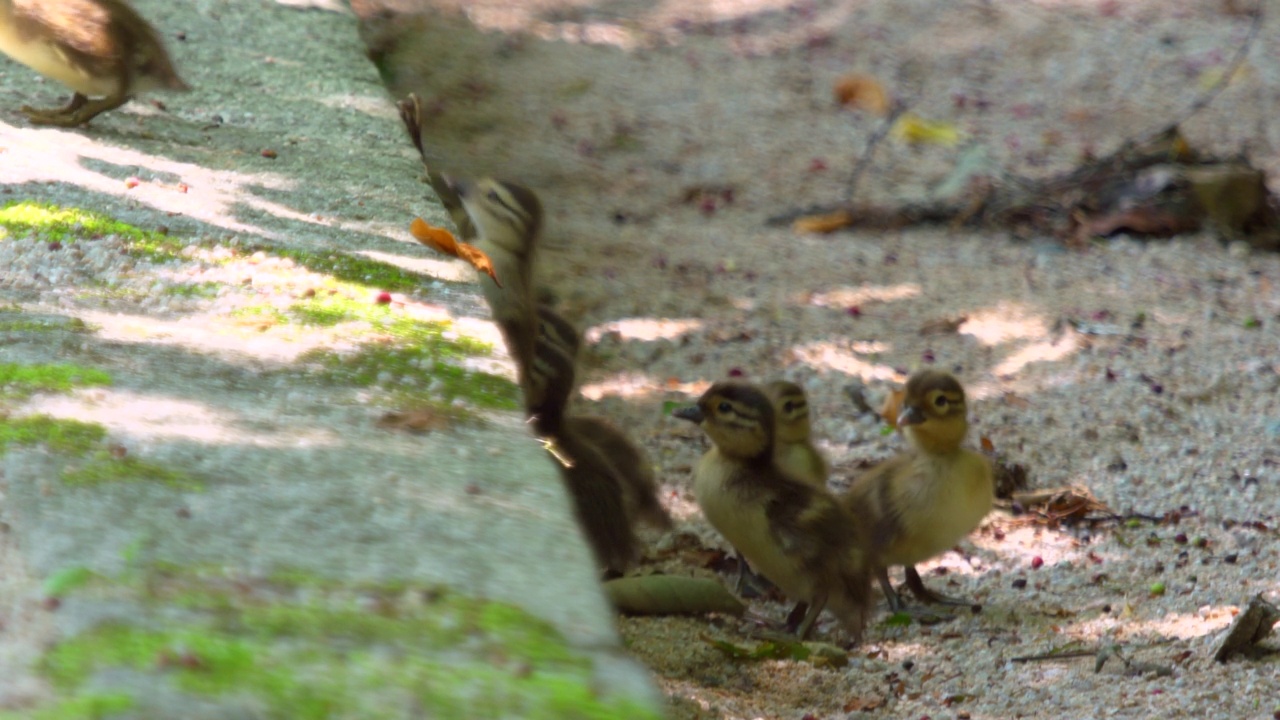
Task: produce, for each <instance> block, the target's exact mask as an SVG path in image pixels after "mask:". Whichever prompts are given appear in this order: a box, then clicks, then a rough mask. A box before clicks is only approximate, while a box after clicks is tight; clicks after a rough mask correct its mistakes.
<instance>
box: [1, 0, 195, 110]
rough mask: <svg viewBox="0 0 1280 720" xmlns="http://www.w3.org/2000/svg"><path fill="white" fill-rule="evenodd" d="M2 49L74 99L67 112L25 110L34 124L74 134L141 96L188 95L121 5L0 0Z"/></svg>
mask: <svg viewBox="0 0 1280 720" xmlns="http://www.w3.org/2000/svg"><path fill="white" fill-rule="evenodd" d="M0 50H3V51H4V53H5V54H6V55H8V56H10V57H12V58H13V59H14V60H17V61H18V62H20V63H22V64H24V65H26V66H27V67H30V68H31V69H32V70H35V71H36V72H38V73H40V74H41V75H44V76H45V77H48V78H50V79H52V80H57V81H58V82H60V83H62V84H63V85H66V86H67V87H69V88H71V90H72V91H73V93H74V94H73V95H72V96H71V101H70V102H69V103H67V105H66V106H65V107H62V108H54V109H49V110H39V109H36V108H32V107H30V106H23V107H22V113H23V114H24V115H26V116H27V119H28V120H30V121H31V122H32V123H33V124H36V125H56V126H61V127H75V126H77V125H83V124H85V123H87V122H89V121H90V120H92V119H93V118H95V117H97V116H98V115H99V114H101V113H104V112H107V111H108V110H114V109H116V108H118V107H120V106H121V105H123V104H125V103H126V102H128V101H129V100H130V99H132V98H133V97H134V96H135V95H137V94H139V93H143V92H147V91H150V90H174V91H182V90H188V89H190V88H189V87H188V86H187V84H186V83H185V82H183V80H182V78H181V77H179V76H178V72H177V70H175V69H174V67H173V61H172V60H170V59H169V53H168V51H167V50H165V46H164V43H163V41H161V39H160V35H159V34H158V33H157V32H156V31H155V28H153V27H151V25H150V24H148V23H147V21H146V20H144V19H143V18H142V16H141V15H139V14H138V13H137V12H136V11H135V10H134V9H133V8H132V7H130V6H129V4H128V3H126V2H124V0H0ZM91 98H96V99H91Z"/></svg>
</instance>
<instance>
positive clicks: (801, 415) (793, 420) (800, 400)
mask: <svg viewBox="0 0 1280 720" xmlns="http://www.w3.org/2000/svg"><path fill="white" fill-rule="evenodd" d="M764 391H765V393H766V394H768V395H769V399H770V400H771V401H772V402H773V414H774V417H775V421H776V423H777V428H776V432H777V436H778V437H777V439H778V442H784V443H804V442H808V441H809V435H810V432H811V427H810V424H809V399H808V398H807V397H805V394H804V388H802V387H800V386H799V385H797V384H795V383H793V382H788V381H786V380H775V381H774V382H771V383H768V384H766V385H765V386H764Z"/></svg>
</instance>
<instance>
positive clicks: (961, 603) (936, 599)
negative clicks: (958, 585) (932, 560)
mask: <svg viewBox="0 0 1280 720" xmlns="http://www.w3.org/2000/svg"><path fill="white" fill-rule="evenodd" d="M906 575H907V589H908V590H910V591H911V594H912V595H915V596H916V599H917V600H919V601H920V602H923V603H930V604H936V605H955V606H958V607H973V606H974V605H976V603H974V602H973V601H972V600H966V599H964V598H954V597H948V596H946V595H942V594H940V593H936V592H934V591H932V590H930V589H929V588H927V587H925V584H924V580H923V579H922V578H921V577H920V573H918V572H916V569H915V568H913V567H907V568H906Z"/></svg>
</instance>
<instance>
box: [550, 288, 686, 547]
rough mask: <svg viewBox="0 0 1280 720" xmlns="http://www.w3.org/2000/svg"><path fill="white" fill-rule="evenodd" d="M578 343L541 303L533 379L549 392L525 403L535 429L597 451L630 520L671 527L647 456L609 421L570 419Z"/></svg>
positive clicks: (561, 320) (563, 322)
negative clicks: (615, 482) (569, 438)
mask: <svg viewBox="0 0 1280 720" xmlns="http://www.w3.org/2000/svg"><path fill="white" fill-rule="evenodd" d="M578 345H579V335H578V331H577V329H576V328H574V327H573V324H572V323H570V322H569V321H568V320H565V319H564V318H563V317H562V316H560V314H559V313H557V312H555V311H554V310H552V309H551V308H550V307H548V306H546V305H540V306H539V307H538V334H537V341H536V343H535V351H534V366H533V368H531V370H530V375H531V376H534V382H533V383H532V384H533V385H535V386H538V387H541V388H543V389H544V392H543V394H542V395H541V396H540V398H539V399H538V400H537V401H536V402H533V403H526V409H527V411H528V412H529V416H530V418H531V420H532V422H533V423H534V427H535V429H536V430H537V432H538V433H539V434H541V435H544V436H554V437H559V436H561V435H572V436H574V438H575V439H577V440H579V441H581V442H583V443H586V444H588V445H590V446H592V447H593V448H595V449H596V450H597V451H598V452H599V453H600V454H601V455H602V456H603V458H604V459H606V460H607V461H608V462H609V463H610V464H611V465H612V466H613V468H614V470H615V471H616V473H617V475H618V478H619V479H620V480H621V489H622V493H623V500H624V504H625V506H626V509H627V516H628V518H629V519H630V520H631V521H640V522H645V523H647V524H649V525H651V526H652V527H655V528H658V529H663V530H665V529H669V528H670V527H671V524H672V523H671V516H670V515H668V514H667V511H666V509H665V508H663V507H662V503H661V502H659V501H658V483H657V480H656V478H655V476H654V472H653V463H652V462H651V461H650V460H649V457H648V455H647V454H646V453H645V452H644V451H643V450H642V449H640V447H639V446H638V445H636V444H634V443H632V442H631V440H630V439H628V438H627V436H626V434H625V433H623V432H622V431H621V430H619V429H618V428H617V427H616V426H614V425H613V424H612V423H610V422H609V421H608V420H606V419H604V418H601V417H590V416H580V415H572V416H570V415H568V406H569V402H570V395H571V394H572V391H573V384H574V380H573V377H574V357H575V356H576V355H577V349H578Z"/></svg>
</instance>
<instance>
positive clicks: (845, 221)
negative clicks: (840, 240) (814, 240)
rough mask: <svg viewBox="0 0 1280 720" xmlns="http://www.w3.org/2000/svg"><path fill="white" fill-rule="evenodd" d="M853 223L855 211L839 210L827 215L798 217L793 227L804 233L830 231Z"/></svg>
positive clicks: (792, 224)
mask: <svg viewBox="0 0 1280 720" xmlns="http://www.w3.org/2000/svg"><path fill="white" fill-rule="evenodd" d="M852 224H853V213H851V212H849V211H848V210H837V211H835V212H831V213H826V214H825V215H806V216H804V217H801V218H796V220H795V222H793V223H791V229H792V230H794V231H796V232H804V233H830V232H835V231H836V230H839V229H840V228H845V227H849V226H850V225H852Z"/></svg>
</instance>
